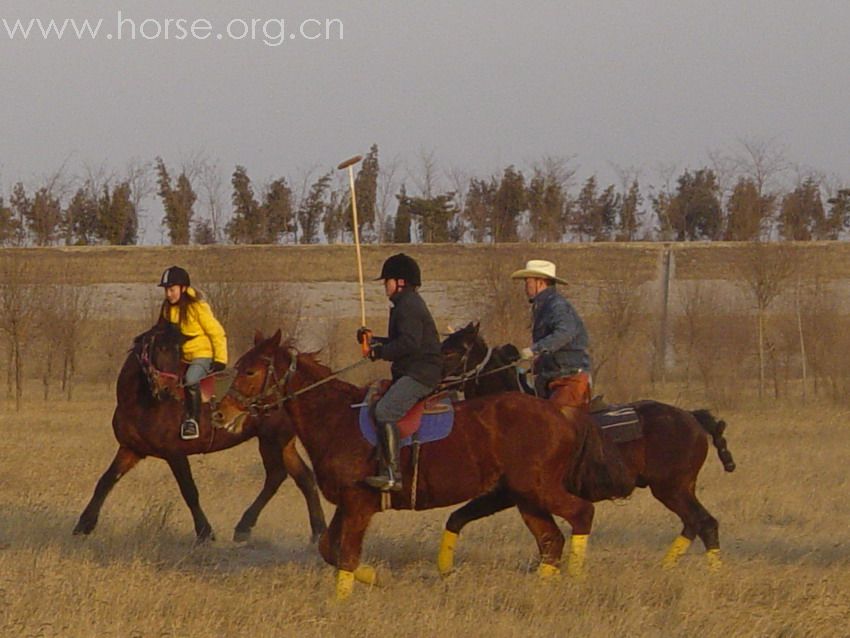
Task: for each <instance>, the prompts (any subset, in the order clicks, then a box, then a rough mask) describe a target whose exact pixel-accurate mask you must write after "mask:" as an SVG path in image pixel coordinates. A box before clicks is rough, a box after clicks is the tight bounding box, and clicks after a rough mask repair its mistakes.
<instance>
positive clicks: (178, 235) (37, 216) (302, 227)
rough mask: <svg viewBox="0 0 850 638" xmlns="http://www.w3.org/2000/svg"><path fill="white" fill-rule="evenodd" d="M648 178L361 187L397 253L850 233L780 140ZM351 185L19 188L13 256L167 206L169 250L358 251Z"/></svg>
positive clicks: (562, 172) (5, 236)
mask: <svg viewBox="0 0 850 638" xmlns="http://www.w3.org/2000/svg"><path fill="white" fill-rule="evenodd" d="M642 172H643V171H641V170H640V169H617V170H616V173H617V174H618V180H617V182H616V183H610V184H605V183H603V182H601V181H600V180H599V178H598V177H597V176H596V175H591V176H589V177H587V178H584V179H579V178H578V169H577V166H576V162H575V158H569V157H567V158H563V157H562V158H556V157H545V158H542V159H540V160H539V161H536V162H532V163H531V164H530V166H529V167H528V168H526V169H525V170H522V169H520V168H518V167H517V166H516V165H513V164H512V165H509V166H507V167H505V168H504V169H502V170H500V171H498V172H496V173H494V174H491V175H487V176H483V177H481V176H476V175H474V174H473V173H471V172H469V171H464V170H461V169H452V170H443V169H441V168H440V166H439V165H438V163H437V161H436V159H435V157H434V154H433V153H424V152H423V153H420V155H419V157H418V159H417V161H416V162H414V164H413V166H412V167H405V165H404V164H403V163H402V162H401V161H400V160H399V159H398V158H395V159H392V160H389V161H384V160H380V159H379V152H378V146H377V145H373V146H372V148H371V149H370V150H369V152H368V154H367V155H366V157H365V158H364V160H363V162H362V163H361V164H360V165H359V167H358V173H357V179H356V191H357V193H358V213H359V222H360V225H361V227H360V229H359V230H360V235H361V237H363V239H364V241H367V242H397V243H405V242H411V241H420V242H426V243H433V242H461V241H463V242H511V241H517V240H520V239H521V240H529V241H534V242H561V241H633V240H657V239H660V240H677V241H689V240H700V239H702V240H721V239H722V240H740V241H752V240H759V239H761V240H764V239H789V240H808V239H824V240H829V239H839V238H841V237H843V234H844V232H845V231H846V230H847V229H848V224H850V189H848V188H847V187H846V185H845V184H844V183H843V182H842V181H841V180H839V179H836V178H830V177H827V176H825V175H823V174H818V173H817V172H815V171H812V170H806V169H802V168H799V167H797V168H795V167H793V166H792V165H791V163H790V162H788V161H787V160H786V159H785V158H784V156H783V154H782V152H781V150H780V149H779V148H778V146H777V145H776V144H775V143H772V142H759V141H748V142H742V143H741V144H740V148H738V149H737V150H736V151H735V152H731V153H720V152H717V153H712V154H710V155H709V162H708V163H707V164H706V165H704V166H702V167H698V168H695V169H688V168H685V169H680V168H676V167H666V168H662V169H659V170H658V175H657V177H656V179H655V180H654V183H646V182H643V181H642V180H643V175H642ZM343 177H344V176H343V175H342V174H340V173H339V172H337V171H334V170H326V171H322V170H320V169H319V168H318V167H311V168H309V169H306V170H302V171H301V172H300V175H299V176H297V177H294V178H293V177H277V178H273V179H269V180H268V181H266V182H265V183H263V184H260V185H257V184H255V183H254V182H252V180H251V178H250V177H249V175H248V171H247V169H246V168H245V167H244V166H236V167H235V169H234V170H233V172H232V173H231V175H230V178H229V181H230V193H229V196H228V194H227V189H226V187H225V183H226V179H225V178H224V176H223V174H222V170H221V167H220V166H219V165H218V163H217V162H215V161H213V160H210V159H208V158H205V157H203V156H201V155H196V156H194V157H192V158H189V159H188V160H187V161H185V162H183V163H182V165H181V166H180V167H178V168H174V167H171V168H169V167H168V166H167V165H166V163H165V162H164V161H163V159H162V158H156V159H155V160H154V161H153V162H143V161H138V160H137V161H134V162H132V163H131V164H130V166H129V167H128V168H127V170H126V171H124V172H123V173H121V174H107V173H106V171H105V170H88V171H87V172H86V174H85V175H84V176H83V177H80V178H69V177H67V176H65V174H64V172H63V171H59V172H57V173H56V174H54V175H51V176H49V177H48V178H45V179H44V180H41V181H40V182H38V183H35V184H33V185H31V186H30V187H29V188H27V187H26V186H25V185H24V184H23V183H22V182H18V183H17V184H15V185H14V187H13V188H12V191H11V193H10V197H9V201H8V205H7V204H5V203H4V200H3V198H2V197H0V245H18V246H20V245H30V244H35V245H40V246H45V245H53V244H60V243H61V244H83V245H88V244H134V243H137V242H138V241H139V238H140V236H144V235H145V234H146V233H145V232H144V228H141V229H140V227H141V226H144V224H145V222H146V215H145V212H146V211H145V205H146V204H149V200H150V199H151V198H152V197H154V196H158V199H159V203H160V205H161V208H162V213H163V214H162V220H161V223H160V230H161V232H162V234H161V236H160V237H161V241H162V242H163V243H165V242H168V243H171V244H188V243H199V244H208V243H217V242H230V243H236V244H245V243H251V244H256V243H263V244H274V243H303V244H312V243H322V242H326V243H336V242H347V241H351V235H352V228H351V215H350V214H349V210H350V202H349V193H348V186H347V184H346V182H345V180H344V179H343ZM228 199H229V205H228V203H227V200H228ZM147 235H148V236H149V235H150V233H147Z"/></svg>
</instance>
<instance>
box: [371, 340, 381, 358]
mask: <svg viewBox="0 0 850 638" xmlns="http://www.w3.org/2000/svg"><path fill="white" fill-rule="evenodd" d="M383 346H384V344H382V343H373V344H372V347H371V348H369V358H370V359H371V360H372V361H377V360H378V359H380V358H381V348H382V347H383Z"/></svg>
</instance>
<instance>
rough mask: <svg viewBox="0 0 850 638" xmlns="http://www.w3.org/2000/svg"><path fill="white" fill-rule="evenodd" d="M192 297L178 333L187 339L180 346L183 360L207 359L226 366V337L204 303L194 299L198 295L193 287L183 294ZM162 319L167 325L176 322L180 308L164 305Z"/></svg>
mask: <svg viewBox="0 0 850 638" xmlns="http://www.w3.org/2000/svg"><path fill="white" fill-rule="evenodd" d="M186 292H187V293H188V294H189V296H191V297H193V298H195V301H194V302H192V303H190V304H189V306H188V307H187V309H186V316H185V317H184V318H183V322H182V323H181V324H180V326H179V328H180V332H181V333H183V334H184V335H185V336H187V337H189V339H188V341H186V343H184V344H183V358H184V359H185V360H186V361H192V360H194V359H204V358H209V359H212V360H213V361H218V362H220V363H223V364H225V365H227V336H226V335H225V334H224V328H222V326H221V324H220V323H219V322H218V320H217V319H216V318H215V317H214V316H213V313H212V309H211V308H210V305H209V304H208V303H207V302H206V301H202V300H200V299H197V296H198V293H197V292H195V289H194V288H188V289H187V291H186ZM163 316H164V318H165V319H166V320H167V321H170V322H171V323H174V324H176V323H178V321H179V320H180V308H179V307H178V306H176V305H174V306H167V307H166V308H165V310H164V311H163Z"/></svg>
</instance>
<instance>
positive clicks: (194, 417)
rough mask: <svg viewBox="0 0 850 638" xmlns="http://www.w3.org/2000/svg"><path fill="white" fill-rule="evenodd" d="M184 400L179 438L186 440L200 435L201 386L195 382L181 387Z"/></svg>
mask: <svg viewBox="0 0 850 638" xmlns="http://www.w3.org/2000/svg"><path fill="white" fill-rule="evenodd" d="M183 392H184V393H185V402H186V418H185V419H184V420H183V423H181V424H180V438H181V439H183V440H185V441H188V440H191V439H197V438H198V436H200V426H199V425H198V423H200V419H201V386H200V384H198V383H196V384H194V385H187V386H186V387H184V388H183Z"/></svg>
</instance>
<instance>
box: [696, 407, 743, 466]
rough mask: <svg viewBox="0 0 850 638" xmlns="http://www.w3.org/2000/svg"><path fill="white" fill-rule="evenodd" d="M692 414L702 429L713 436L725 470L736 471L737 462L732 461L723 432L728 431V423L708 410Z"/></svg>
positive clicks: (712, 438)
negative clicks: (718, 418)
mask: <svg viewBox="0 0 850 638" xmlns="http://www.w3.org/2000/svg"><path fill="white" fill-rule="evenodd" d="M691 414H693V415H694V418H695V419H696V420H697V421H698V422H699V424H700V426H702V429H703V430H705V431H706V432H707V433H708V435H709V436H711V440H712V442H713V443H714V447H716V448H717V456H719V457H720V462H721V463H723V469H724V470H726V471H727V472H732V471H733V470H734V469H735V461H734V460H733V459H732V453H731V452H730V451H729V448H728V447H726V438H725V437H724V436H723V432H724V431H725V430H726V421H723V420H720V421H718V420H717V419H716V418H715V417H714V415H713V414H712V413H711V412H709V411H708V410H693V411H692V412H691Z"/></svg>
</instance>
